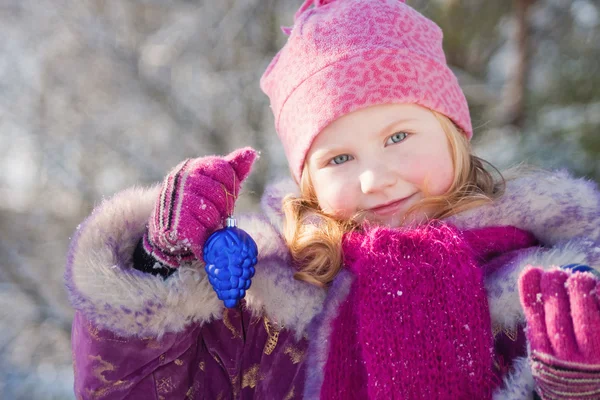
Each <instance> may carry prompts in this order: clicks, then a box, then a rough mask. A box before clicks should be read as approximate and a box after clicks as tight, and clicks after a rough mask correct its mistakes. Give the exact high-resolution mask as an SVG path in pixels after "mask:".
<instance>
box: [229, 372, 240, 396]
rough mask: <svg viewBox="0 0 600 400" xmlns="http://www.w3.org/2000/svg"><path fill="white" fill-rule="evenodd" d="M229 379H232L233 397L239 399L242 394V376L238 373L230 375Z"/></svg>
mask: <svg viewBox="0 0 600 400" xmlns="http://www.w3.org/2000/svg"><path fill="white" fill-rule="evenodd" d="M229 380H230V381H231V388H232V389H233V398H234V399H237V398H238V397H239V396H240V391H241V390H242V389H241V388H240V377H239V376H238V375H235V376H229Z"/></svg>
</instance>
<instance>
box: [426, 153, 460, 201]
mask: <svg viewBox="0 0 600 400" xmlns="http://www.w3.org/2000/svg"><path fill="white" fill-rule="evenodd" d="M436 159H437V162H435V163H434V162H432V163H431V167H430V172H429V175H430V178H429V181H430V185H429V190H430V193H431V194H432V195H433V196H439V195H441V194H444V193H446V192H447V191H448V189H450V186H452V182H453V181H454V166H453V165H452V159H451V157H450V154H443V155H440V156H439V157H437V158H436Z"/></svg>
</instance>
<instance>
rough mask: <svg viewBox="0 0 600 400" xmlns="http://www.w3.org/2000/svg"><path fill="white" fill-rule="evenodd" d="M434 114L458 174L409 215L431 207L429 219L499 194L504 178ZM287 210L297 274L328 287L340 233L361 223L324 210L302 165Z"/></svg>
mask: <svg viewBox="0 0 600 400" xmlns="http://www.w3.org/2000/svg"><path fill="white" fill-rule="evenodd" d="M432 113H433V114H434V115H435V117H436V118H437V120H438V121H439V123H440V125H441V126H442V129H443V130H444V132H445V133H446V137H447V138H448V146H449V147H450V153H451V156H452V163H453V166H454V179H453V181H452V185H451V186H450V188H449V189H448V191H447V192H446V193H445V194H443V195H440V196H426V197H425V198H424V199H423V200H421V201H420V202H419V203H418V204H416V205H415V206H413V207H412V208H410V209H409V210H408V211H407V213H406V214H407V215H408V214H410V213H414V212H415V211H419V210H427V212H428V215H427V216H428V218H429V219H443V218H447V217H450V216H451V215H454V214H457V213H460V212H462V211H465V210H467V209H470V208H473V207H477V206H479V205H481V204H485V203H488V202H491V201H492V200H493V199H495V198H497V197H499V196H501V195H502V193H503V191H504V183H505V182H504V178H503V177H502V175H501V174H500V172H499V171H498V170H497V169H496V168H495V167H494V166H493V165H491V164H490V163H487V162H486V161H484V160H482V159H480V158H478V157H476V156H474V155H473V154H471V145H470V143H469V141H468V140H467V138H466V136H465V135H464V134H463V132H462V131H461V130H460V129H459V128H457V127H456V125H454V123H453V122H452V121H450V119H448V118H447V117H445V116H444V115H442V114H439V113H437V112H435V111H432ZM485 164H487V165H489V166H490V167H491V169H492V170H493V171H494V172H496V173H497V175H498V176H497V177H496V178H494V176H493V175H492V174H491V173H490V172H489V171H488V170H486V169H485V167H484V165H485ZM283 212H284V215H285V220H284V232H283V234H284V238H285V240H286V242H287V244H288V247H289V249H290V252H291V255H292V258H293V260H294V263H295V265H296V266H297V268H298V272H296V273H295V275H294V277H295V278H296V279H298V280H301V281H306V282H309V283H312V284H314V285H317V286H321V287H325V286H327V285H328V284H329V283H330V282H331V281H333V279H334V278H335V277H336V275H337V274H338V272H339V271H340V269H341V268H342V264H343V255H342V237H343V235H344V234H346V233H347V232H350V231H352V230H355V229H360V224H359V222H357V221H356V220H355V219H350V220H342V219H338V218H336V217H334V216H332V215H328V214H325V213H324V212H323V211H321V209H320V207H319V203H318V200H317V196H316V193H315V191H314V188H313V186H312V183H311V181H310V175H309V173H308V168H304V171H303V173H302V177H301V179H300V196H299V197H298V196H294V195H288V196H286V197H285V198H284V199H283Z"/></svg>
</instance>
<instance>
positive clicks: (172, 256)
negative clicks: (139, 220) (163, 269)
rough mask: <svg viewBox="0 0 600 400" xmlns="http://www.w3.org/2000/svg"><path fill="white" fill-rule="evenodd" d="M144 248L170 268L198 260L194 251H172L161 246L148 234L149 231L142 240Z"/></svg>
mask: <svg viewBox="0 0 600 400" xmlns="http://www.w3.org/2000/svg"><path fill="white" fill-rule="evenodd" d="M141 244H142V247H143V250H144V251H145V252H146V253H147V254H148V255H149V256H150V257H152V258H153V259H154V260H156V261H158V262H160V263H161V264H164V265H166V266H167V267H169V268H179V266H180V265H181V264H184V263H192V262H194V261H196V256H195V255H194V253H192V252H185V253H171V252H168V251H166V250H164V249H161V248H160V247H159V246H156V245H155V244H154V243H153V242H152V240H150V237H149V235H148V231H146V233H144V237H143V238H142V240H141Z"/></svg>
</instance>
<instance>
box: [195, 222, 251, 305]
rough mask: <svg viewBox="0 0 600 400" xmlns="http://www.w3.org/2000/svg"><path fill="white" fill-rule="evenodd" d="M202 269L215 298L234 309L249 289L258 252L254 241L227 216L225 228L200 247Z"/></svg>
mask: <svg viewBox="0 0 600 400" xmlns="http://www.w3.org/2000/svg"><path fill="white" fill-rule="evenodd" d="M203 255H204V262H205V263H206V265H205V267H204V269H205V270H206V273H207V274H208V280H209V282H210V283H211V285H212V287H213V289H214V290H215V292H217V296H218V297H219V299H220V300H223V302H224V303H225V307H227V308H232V307H235V306H237V304H238V303H239V301H240V300H241V299H243V298H244V296H245V295H246V290H248V288H250V279H251V278H252V277H253V276H254V266H255V265H256V257H257V255H258V249H257V248H256V242H254V239H252V237H251V236H250V235H249V234H248V233H247V232H245V231H244V230H242V229H240V228H238V227H237V226H236V220H235V219H234V218H232V217H228V218H227V220H226V221H225V228H223V229H219V230H218V231H216V232H214V233H213V234H212V235H210V237H209V238H208V240H207V241H206V243H204V248H203Z"/></svg>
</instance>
